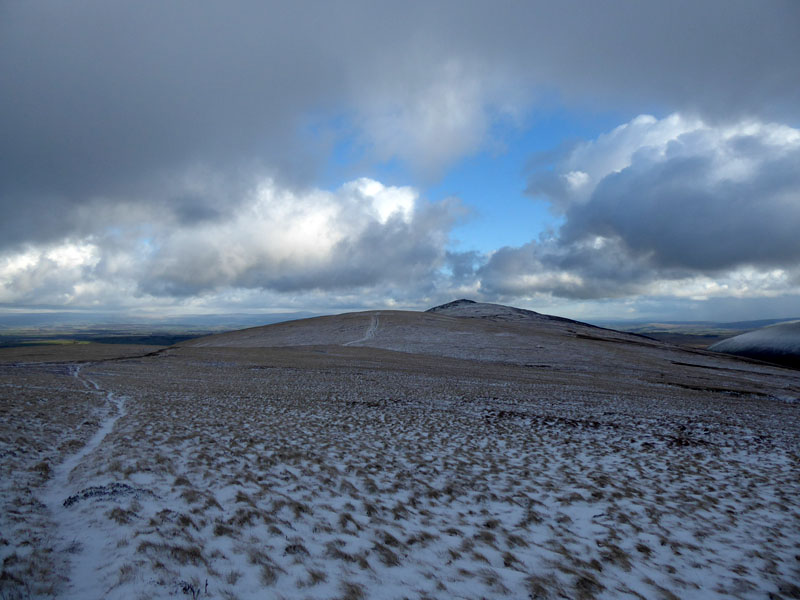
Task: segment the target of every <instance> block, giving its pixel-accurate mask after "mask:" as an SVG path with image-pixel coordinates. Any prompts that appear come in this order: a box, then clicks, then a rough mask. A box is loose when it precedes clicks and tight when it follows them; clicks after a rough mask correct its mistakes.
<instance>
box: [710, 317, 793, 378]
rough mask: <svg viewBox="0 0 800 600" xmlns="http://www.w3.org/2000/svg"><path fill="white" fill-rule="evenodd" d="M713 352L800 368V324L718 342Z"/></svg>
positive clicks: (748, 333)
mask: <svg viewBox="0 0 800 600" xmlns="http://www.w3.org/2000/svg"><path fill="white" fill-rule="evenodd" d="M709 350H713V351H714V352H724V353H725V354H735V355H737V356H746V357H749V358H756V359H759V360H765V361H769V362H774V363H779V364H782V365H788V366H793V367H800V321H789V322H788V323H779V324H777V325H770V326H769V327H762V328H761V329H756V330H755V331H749V332H747V333H743V334H741V335H737V336H734V337H732V338H728V339H727V340H722V341H721V342H717V343H716V344H714V345H713V346H711V347H710V348H709Z"/></svg>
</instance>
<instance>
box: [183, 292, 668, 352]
mask: <svg viewBox="0 0 800 600" xmlns="http://www.w3.org/2000/svg"><path fill="white" fill-rule="evenodd" d="M607 342H612V343H613V345H614V348H613V349H611V348H609V344H608V343H607ZM181 346H190V347H232V348H276V347H287V346H360V347H370V348H380V349H383V350H393V351H396V352H406V353H414V354H423V355H433V356H447V357H451V358H466V359H477V360H484V361H499V362H513V363H522V364H525V363H531V362H537V363H538V362H541V361H543V360H545V359H546V360H555V361H558V362H560V361H562V359H564V358H565V357H568V356H569V357H575V356H576V355H580V356H581V357H582V359H581V360H586V361H589V362H593V361H600V362H606V361H608V360H619V359H621V357H620V356H619V355H618V353H619V352H622V353H623V354H624V353H625V352H626V351H629V352H634V353H638V352H640V350H641V348H642V347H643V346H645V347H650V348H651V349H652V348H658V349H660V350H663V349H664V348H666V347H667V346H665V345H664V344H661V343H660V342H656V341H654V340H651V339H649V338H645V337H642V336H638V335H634V334H628V333H622V332H619V331H613V330H610V329H602V328H600V327H594V326H593V325H588V324H586V323H580V322H578V321H571V320H569V319H563V318H560V317H552V316H548V315H541V314H539V313H536V312H533V311H529V310H523V309H519V308H513V307H510V306H502V305H499V304H481V303H476V302H471V301H469V300H458V301H456V302H452V303H450V304H446V305H442V306H438V307H435V308H433V309H430V310H429V311H426V312H414V311H394V310H385V311H366V312H357V313H346V314H342V315H334V316H327V317H316V318H313V319H302V320H299V321H291V322H287V323H278V324H275V325H266V326H264V327H254V328H251V329H243V330H241V331H233V332H230V333H225V334H220V335H214V336H208V337H205V338H199V339H196V340H191V341H189V342H185V343H183V344H181ZM612 357H616V358H612Z"/></svg>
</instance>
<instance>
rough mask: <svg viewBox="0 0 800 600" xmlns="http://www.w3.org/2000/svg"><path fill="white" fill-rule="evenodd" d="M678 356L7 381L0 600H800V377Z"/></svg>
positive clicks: (55, 375) (326, 361) (102, 365)
mask: <svg viewBox="0 0 800 600" xmlns="http://www.w3.org/2000/svg"><path fill="white" fill-rule="evenodd" d="M366 325H367V328H365V329H364V331H366V332H369V329H368V327H370V326H371V322H370V321H368V322H367V324H366ZM373 333H374V332H373ZM366 338H367V336H366V334H364V332H363V331H362V332H360V333H359V334H358V335H356V336H354V337H353V338H352V339H353V340H355V341H357V342H359V344H364V343H367V342H369V339H366ZM598 347H599V348H600V349H598V348H594V349H593V350H592V351H593V352H603V351H605V350H603V349H602V347H600V346H598ZM613 348H616V346H613ZM615 351H616V350H608V352H612V353H613V352H615ZM670 356H672V355H670ZM687 356H689V358H686V357H684V360H685V361H686V363H685V364H683V365H681V364H675V363H680V362H681V361H677V360H673V359H674V356H673V357H672V358H671V359H670V360H669V361H666V362H665V363H664V364H659V363H658V361H657V360H656V359H655V358H651V359H648V360H647V361H645V363H644V364H643V365H632V364H622V363H620V364H619V367H618V369H617V370H616V371H613V372H612V370H610V369H609V367H608V366H607V365H605V366H603V367H602V368H593V367H592V366H591V364H589V362H586V361H580V360H574V361H570V360H567V358H568V357H565V356H560V357H552V360H551V361H550V362H539V363H537V364H527V365H525V364H513V363H510V362H508V361H503V362H496V361H491V360H480V361H479V360H466V359H461V358H453V357H444V356H438V357H432V356H423V355H412V354H404V353H399V352H391V351H388V350H375V349H373V348H365V347H358V344H356V345H353V344H351V345H350V346H325V347H322V346H320V347H305V348H283V349H259V348H225V347H216V348H207V347H198V348H188V347H185V348H179V349H172V350H168V351H165V352H162V353H160V354H158V355H156V356H150V357H143V358H133V359H127V360H112V361H95V362H89V363H81V364H77V363H69V362H63V363H58V362H44V363H33V362H30V361H28V362H27V364H19V363H18V362H16V363H15V362H7V363H5V364H0V393H1V394H2V404H1V405H0V406H2V411H3V414H2V417H3V418H2V421H0V422H1V423H2V425H1V426H0V427H1V429H0V456H2V472H0V479H1V480H2V499H1V501H2V510H0V560H2V576H1V577H0V592H1V593H2V597H3V598H7V599H10V598H28V597H31V598H39V597H42V598H45V597H59V598H81V599H91V598H125V599H129V598H160V597H170V596H177V597H184V596H186V597H194V598H321V599H322V598H324V599H328V598H350V599H356V598H387V599H389V598H391V599H395V598H396V599H401V598H441V599H445V598H470V599H472V598H474V599H479V598H626V597H630V598H730V597H733V598H782V597H786V598H793V597H800V588H798V587H797V583H796V582H798V581H800V477H799V476H798V475H800V435H798V434H800V423H799V422H798V412H800V404H799V403H798V402H797V398H798V397H800V386H798V379H799V378H798V377H797V373H796V372H792V371H787V370H780V369H768V368H765V367H759V366H754V365H752V364H749V363H734V362H731V363H726V365H727V366H720V364H717V363H714V365H711V363H710V362H709V360H710V359H707V358H704V357H702V356H699V355H697V356H695V357H694V358H692V357H691V356H690V355H687ZM52 358H53V357H49V358H48V360H52ZM692 361H694V362H692ZM721 369H723V370H721ZM724 369H728V371H725V370H724ZM769 382H773V384H774V385H773V384H770V383H769Z"/></svg>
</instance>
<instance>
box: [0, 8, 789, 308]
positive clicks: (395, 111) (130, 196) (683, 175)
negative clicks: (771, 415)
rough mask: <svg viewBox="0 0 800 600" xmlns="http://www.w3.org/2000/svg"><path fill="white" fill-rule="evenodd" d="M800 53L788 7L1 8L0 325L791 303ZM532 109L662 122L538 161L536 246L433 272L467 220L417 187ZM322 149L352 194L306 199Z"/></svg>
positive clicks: (454, 258)
mask: <svg viewBox="0 0 800 600" xmlns="http://www.w3.org/2000/svg"><path fill="white" fill-rule="evenodd" d="M799 29H800V6H798V4H797V3H796V2H794V1H792V0H786V1H780V0H773V1H771V2H768V3H753V2H749V1H745V0H741V1H739V0H720V1H716V0H713V1H711V0H710V1H707V2H702V3H697V2H693V1H692V2H689V1H682V0H676V1H674V2H669V3H656V2H653V3H649V2H641V3H629V2H610V3H603V5H599V4H597V3H594V2H583V1H568V2H561V3H558V4H550V3H548V4H537V3H527V4H522V5H520V4H503V5H500V6H498V5H496V4H495V3H488V2H487V3H468V4H464V3H462V2H452V3H451V2H446V1H445V2H437V3H427V2H411V3H407V4H405V5H403V6H402V7H400V6H395V5H388V4H375V3H373V2H360V1H350V2H347V3H321V4H318V5H314V10H313V11H309V10H308V7H302V6H297V5H293V4H291V3H262V2H241V3H237V4H236V5H229V4H220V3H216V2H203V1H201V2H191V3H188V2H187V3H181V2H177V3H170V4H169V5H164V4H163V3H158V2H139V3H123V2H94V1H76V2H70V3H64V4H52V3H36V2H24V3H23V2H7V3H3V4H2V5H0V89H2V90H3V97H2V105H0V211H2V217H3V218H2V219H0V305H2V306H5V307H10V306H16V307H25V306H27V307H33V306H63V307H93V308H97V307H106V308H125V307H137V306H140V307H141V306H147V305H164V306H166V305H171V306H173V307H180V306H183V307H185V308H186V309H187V310H192V309H193V308H197V307H198V306H215V307H217V309H218V310H224V309H225V308H226V307H236V308H237V309H240V308H242V307H247V306H264V305H274V306H281V307H287V308H309V309H325V308H326V307H337V306H348V307H358V306H361V307H375V306H408V307H418V308H422V307H425V306H427V305H431V304H434V303H437V302H439V301H444V300H448V299H452V297H453V296H463V295H472V296H474V297H476V298H478V299H483V300H490V301H491V300H508V301H514V302H516V303H517V304H523V305H529V306H531V307H533V308H536V307H541V306H542V304H547V303H554V302H557V301H558V299H563V300H564V301H565V302H566V303H567V305H569V303H570V302H571V303H573V304H572V305H571V306H576V304H574V303H582V302H583V303H584V305H583V306H584V308H583V309H581V310H587V311H588V312H589V313H591V308H587V307H588V306H589V305H588V304H585V303H586V302H589V301H595V300H596V301H602V302H606V303H607V302H617V301H619V302H628V301H630V300H632V299H633V300H636V301H638V302H646V301H647V299H648V298H650V299H655V298H673V299H675V300H676V301H679V300H681V299H682V298H685V299H698V300H699V299H708V298H720V299H723V298H727V299H730V298H741V299H752V298H778V297H794V296H797V297H798V299H800V295H799V294H800V271H799V270H798V266H797V265H798V264H800V260H799V259H800V243H798V236H797V235H796V232H797V231H798V230H800V227H798V226H799V225H800V169H798V168H797V165H798V164H800V130H798V126H800V108H799V107H800V85H798V82H800V63H798V61H797V60H796V57H797V56H798V55H800V38H798V36H797V31H798V30H799ZM554 102H555V103H560V104H563V105H564V106H568V107H570V109H571V110H576V111H580V110H584V109H588V107H591V109H592V110H612V109H613V110H615V111H620V113H621V114H626V115H628V117H626V119H629V118H630V116H631V115H635V114H637V113H640V112H654V113H655V114H657V115H659V117H651V116H640V117H636V118H633V119H631V120H629V121H628V122H627V123H624V124H621V125H620V126H619V127H617V128H616V129H614V130H613V131H609V132H607V133H605V134H603V135H600V136H599V137H597V138H596V139H593V140H585V141H583V142H580V143H577V144H573V145H572V146H570V147H568V148H567V149H566V150H565V149H563V148H562V150H561V151H560V154H558V155H556V156H555V157H553V156H551V157H550V158H549V159H548V160H547V161H545V163H546V164H543V163H542V161H539V164H543V166H542V167H540V168H537V169H535V170H534V171H533V172H532V173H531V174H530V177H529V181H528V192H529V193H530V195H531V198H532V199H531V201H533V202H547V203H549V204H550V205H551V206H552V210H553V211H554V212H555V214H557V215H558V216H559V217H560V219H561V220H562V224H561V226H560V227H559V228H557V229H556V230H554V231H552V232H550V233H549V234H547V235H544V236H543V237H540V238H537V239H534V240H532V241H531V242H529V243H528V244H525V245H523V246H521V247H505V248H498V249H497V250H496V251H494V252H492V253H490V254H489V255H486V256H483V255H480V254H478V253H476V252H475V251H473V250H470V249H469V247H466V248H463V251H462V250H455V249H454V248H453V247H452V246H451V244H450V240H449V237H450V232H451V230H452V228H453V226H454V224H455V223H457V222H458V221H459V220H460V219H463V218H467V217H468V214H469V212H470V211H469V209H470V207H468V206H465V205H464V204H463V203H462V202H460V201H459V200H458V199H455V198H452V199H448V200H445V201H440V202H429V201H428V200H427V199H426V198H425V197H424V188H425V185H426V184H427V183H428V182H430V181H435V180H436V179H437V178H438V177H440V176H441V174H442V173H444V172H446V171H447V169H448V168H450V167H451V166H452V165H453V164H456V163H457V162H458V161H459V160H461V159H462V158H464V157H466V156H469V155H471V154H474V153H475V152H477V151H479V150H482V149H486V148H487V147H490V146H491V147H494V146H495V145H496V146H497V147H499V148H502V145H503V143H504V140H503V139H494V137H493V136H495V135H497V133H496V128H495V125H497V124H498V123H505V124H510V125H511V127H512V128H517V129H519V130H524V129H525V128H526V127H528V126H529V124H530V123H531V122H534V123H535V119H532V117H531V115H535V113H536V111H537V109H538V107H540V106H544V105H547V104H552V103H554ZM665 115H666V116H665ZM341 144H345V145H347V146H348V147H352V148H353V149H354V155H355V156H357V157H358V159H359V161H360V163H359V164H360V165H362V166H363V173H365V174H370V175H371V177H361V176H359V175H356V176H353V175H352V171H353V168H354V166H353V165H346V166H345V167H343V168H342V169H341V173H348V175H347V176H342V177H341V178H340V180H339V181H338V182H337V184H335V185H333V186H321V185H320V183H319V181H320V179H321V173H322V172H325V171H326V170H327V171H330V168H331V163H332V158H331V157H332V156H333V155H335V154H336V149H337V148H338V147H339V146H340V145H341ZM333 162H335V161H333ZM392 162H396V163H398V164H401V165H403V166H404V169H405V171H406V172H407V173H408V179H409V180H408V181H407V182H402V183H401V184H398V183H397V182H392V184H393V185H391V184H390V183H389V182H387V181H383V182H381V181H378V179H380V177H376V176H375V175H374V172H375V167H376V166H379V165H385V164H390V163H392ZM499 201H500V202H501V203H502V199H499ZM498 210H502V207H498ZM508 218H509V219H513V218H514V216H513V215H509V216H508ZM596 306H599V305H596ZM618 306H622V304H619V305H618ZM573 314H575V313H573Z"/></svg>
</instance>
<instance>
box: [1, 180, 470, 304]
mask: <svg viewBox="0 0 800 600" xmlns="http://www.w3.org/2000/svg"><path fill="white" fill-rule="evenodd" d="M463 214H464V210H463V209H462V208H461V206H460V205H459V203H458V202H457V201H456V200H447V201H444V202H440V203H437V204H430V203H426V202H424V201H422V200H421V199H420V198H419V195H418V192H417V191H416V190H415V189H413V188H410V187H392V186H384V185H382V184H381V183H379V182H378V181H375V180H371V179H366V178H362V179H358V180H355V181H351V182H348V183H346V184H344V185H343V186H341V187H340V188H339V189H338V190H336V191H334V192H329V191H325V190H319V189H310V190H307V191H306V192H304V193H302V194H299V193H296V192H294V191H291V190H289V189H287V188H283V187H281V186H279V185H277V184H276V183H275V182H274V181H273V180H271V179H268V178H267V179H264V180H262V181H261V182H260V183H259V185H258V186H257V187H255V188H254V189H253V190H251V191H250V193H249V194H248V196H247V198H245V199H241V200H239V201H238V202H237V208H236V210H235V211H232V212H230V213H228V214H227V215H226V216H225V217H224V218H215V219H213V220H208V219H191V220H189V221H182V222H181V223H180V227H177V228H175V227H173V224H174V223H172V222H170V221H166V222H159V220H158V218H151V219H149V220H148V221H146V222H139V223H137V225H136V226H135V227H134V228H132V229H131V230H129V231H125V230H122V229H120V228H119V227H116V228H113V229H110V230H107V231H106V232H105V233H104V234H103V235H97V234H94V235H89V236H87V237H85V238H83V239H77V240H73V239H71V240H64V241H62V242H59V243H56V244H46V245H38V246H36V245H30V246H28V247H27V248H26V249H25V250H23V251H16V252H7V253H6V254H5V255H2V256H0V302H5V303H35V304H41V303H48V304H63V305H92V304H96V303H97V302H99V301H101V300H102V301H107V300H108V298H106V297H105V295H106V293H107V291H108V290H109V289H114V288H115V286H116V288H117V289H119V290H121V291H122V290H124V291H127V292H128V293H130V294H132V295H133V296H138V297H140V298H141V301H142V302H144V301H147V299H148V298H150V299H152V298H158V297H171V298H181V297H187V296H193V295H199V296H202V295H209V294H217V293H223V292H226V291H230V290H235V289H243V290H271V291H273V292H286V293H304V292H308V291H313V290H328V291H337V290H338V291H350V292H353V291H355V290H368V289H370V288H374V287H382V288H384V289H389V288H392V287H407V288H409V290H415V291H416V292H417V293H424V289H425V287H426V286H429V285H430V283H429V282H431V281H433V279H434V273H435V272H436V271H437V270H438V269H439V268H440V267H441V266H442V265H443V264H444V261H445V260H446V251H445V246H446V244H447V240H448V232H449V230H450V228H451V227H452V226H453V224H454V222H455V221H456V220H457V219H459V218H461V217H462V216H463ZM156 217H157V215H156Z"/></svg>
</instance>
